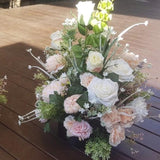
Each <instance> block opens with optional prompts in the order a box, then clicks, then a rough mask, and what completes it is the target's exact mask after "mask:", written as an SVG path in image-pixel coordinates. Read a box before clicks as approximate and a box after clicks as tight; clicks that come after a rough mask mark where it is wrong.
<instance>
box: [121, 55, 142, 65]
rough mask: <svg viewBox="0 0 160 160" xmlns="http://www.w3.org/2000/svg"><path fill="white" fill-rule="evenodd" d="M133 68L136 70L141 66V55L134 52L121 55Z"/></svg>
mask: <svg viewBox="0 0 160 160" xmlns="http://www.w3.org/2000/svg"><path fill="white" fill-rule="evenodd" d="M121 58H123V59H124V60H125V61H126V62H127V63H128V64H129V65H130V66H131V67H132V68H135V67H136V66H137V65H138V64H139V55H135V54H134V53H133V52H126V53H123V54H122V55H121Z"/></svg>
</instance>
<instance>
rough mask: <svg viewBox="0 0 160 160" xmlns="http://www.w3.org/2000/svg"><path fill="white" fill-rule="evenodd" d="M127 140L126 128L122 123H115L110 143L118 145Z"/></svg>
mask: <svg viewBox="0 0 160 160" xmlns="http://www.w3.org/2000/svg"><path fill="white" fill-rule="evenodd" d="M123 140H125V130H124V128H123V127H122V126H120V125H114V126H113V127H112V129H111V134H110V136H109V144H110V145H111V146H114V147H116V146H117V145H119V144H120V143H121V141H123Z"/></svg>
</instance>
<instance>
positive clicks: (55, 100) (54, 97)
mask: <svg viewBox="0 0 160 160" xmlns="http://www.w3.org/2000/svg"><path fill="white" fill-rule="evenodd" d="M63 101H64V99H63V97H62V96H61V95H59V94H58V93H57V92H54V94H50V95H49V103H50V104H53V105H56V106H61V105H63Z"/></svg>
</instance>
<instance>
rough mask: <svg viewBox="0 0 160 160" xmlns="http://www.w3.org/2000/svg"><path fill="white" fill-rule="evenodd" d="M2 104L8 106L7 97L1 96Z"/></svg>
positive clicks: (0, 101)
mask: <svg viewBox="0 0 160 160" xmlns="http://www.w3.org/2000/svg"><path fill="white" fill-rule="evenodd" d="M0 103H3V104H6V103H7V98H6V96H5V95H3V94H0Z"/></svg>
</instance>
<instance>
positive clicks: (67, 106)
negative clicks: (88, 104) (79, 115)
mask: <svg viewBox="0 0 160 160" xmlns="http://www.w3.org/2000/svg"><path fill="white" fill-rule="evenodd" d="M80 96H81V95H80V94H75V95H73V96H71V97H68V98H66V99H65V101H64V110H65V112H66V113H76V112H78V111H79V109H80V108H81V107H80V106H79V104H78V103H77V102H76V101H77V99H78V98H79V97H80Z"/></svg>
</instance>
